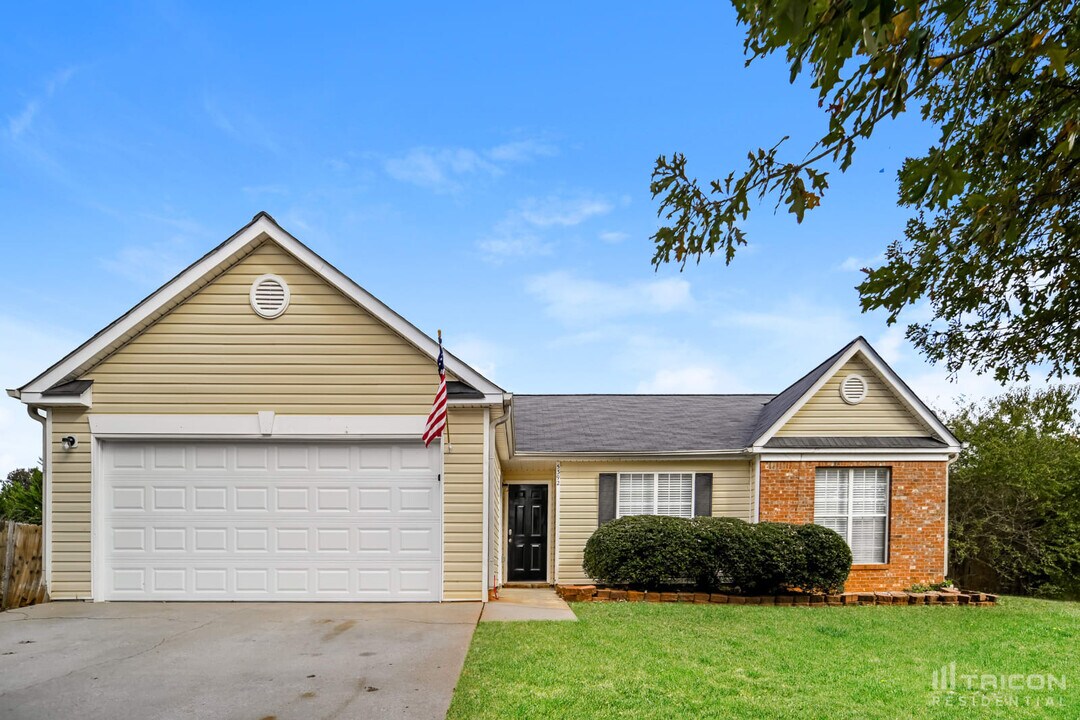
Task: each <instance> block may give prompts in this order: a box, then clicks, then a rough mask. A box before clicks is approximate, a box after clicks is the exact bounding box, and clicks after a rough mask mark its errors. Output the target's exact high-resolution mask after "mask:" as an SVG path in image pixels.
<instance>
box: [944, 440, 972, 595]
mask: <svg viewBox="0 0 1080 720" xmlns="http://www.w3.org/2000/svg"><path fill="white" fill-rule="evenodd" d="M967 446H968V444H967V443H961V444H960V450H961V452H962V451H964V450H966V449H967ZM959 459H960V453H956V454H954V455H952V456H950V457H949V460H948V462H946V463H945V559H944V561H943V562H942V568H941V577H942V579H945V578H948V577H949V468H951V467H952V464H953V463H954V462H956V461H957V460H959Z"/></svg>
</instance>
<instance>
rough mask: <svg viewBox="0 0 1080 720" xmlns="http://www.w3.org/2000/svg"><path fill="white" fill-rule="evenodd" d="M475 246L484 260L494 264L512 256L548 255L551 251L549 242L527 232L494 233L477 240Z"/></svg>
mask: <svg viewBox="0 0 1080 720" xmlns="http://www.w3.org/2000/svg"><path fill="white" fill-rule="evenodd" d="M477 247H478V248H480V251H481V252H482V253H483V254H484V259H485V260H487V261H489V262H492V263H496V264H497V263H501V262H503V261H504V260H510V259H513V258H524V257H536V256H538V255H550V254H551V251H552V245H551V243H548V242H544V241H543V240H541V239H540V238H539V237H537V236H536V235H531V234H528V233H525V234H520V235H511V234H501V235H494V236H492V237H490V238H486V239H484V240H481V241H480V242H478V243H477Z"/></svg>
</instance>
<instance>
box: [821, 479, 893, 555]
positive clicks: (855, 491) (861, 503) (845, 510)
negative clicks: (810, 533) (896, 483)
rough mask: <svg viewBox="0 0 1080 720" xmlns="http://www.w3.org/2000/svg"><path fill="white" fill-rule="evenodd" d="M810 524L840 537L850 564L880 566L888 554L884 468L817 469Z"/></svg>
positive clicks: (887, 520) (887, 496)
mask: <svg viewBox="0 0 1080 720" xmlns="http://www.w3.org/2000/svg"><path fill="white" fill-rule="evenodd" d="M814 522H815V523H816V524H818V525H824V526H825V527H827V528H831V529H833V530H835V531H836V532H837V533H839V534H840V536H841V537H842V538H844V539H845V540H847V543H848V545H849V546H850V547H851V555H852V558H853V562H855V563H856V564H858V563H884V562H885V561H886V558H887V553H888V541H887V540H888V532H889V471H888V469H887V468H818V470H817V478H816V482H815V484H814Z"/></svg>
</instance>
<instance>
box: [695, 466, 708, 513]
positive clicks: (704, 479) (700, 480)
mask: <svg viewBox="0 0 1080 720" xmlns="http://www.w3.org/2000/svg"><path fill="white" fill-rule="evenodd" d="M694 515H695V516H709V515H712V473H697V474H695V475H694Z"/></svg>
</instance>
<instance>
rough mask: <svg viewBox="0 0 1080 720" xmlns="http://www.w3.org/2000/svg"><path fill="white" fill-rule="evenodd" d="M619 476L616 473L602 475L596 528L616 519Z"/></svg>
mask: <svg viewBox="0 0 1080 720" xmlns="http://www.w3.org/2000/svg"><path fill="white" fill-rule="evenodd" d="M617 485H618V476H617V475H616V474H615V473H600V492H599V493H597V495H598V497H599V502H598V504H597V505H598V506H597V510H596V526H597V527H599V526H601V525H603V524H604V523H606V522H607V521H608V520H614V519H615V492H616V487H617Z"/></svg>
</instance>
